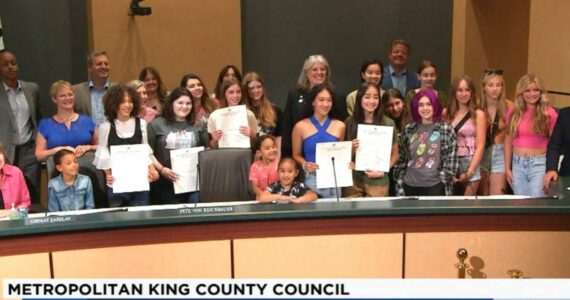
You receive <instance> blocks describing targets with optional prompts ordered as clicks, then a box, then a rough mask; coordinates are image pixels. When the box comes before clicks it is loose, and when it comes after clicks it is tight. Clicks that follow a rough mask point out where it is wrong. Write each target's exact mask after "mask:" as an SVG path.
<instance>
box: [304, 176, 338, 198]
mask: <svg viewBox="0 0 570 300" xmlns="http://www.w3.org/2000/svg"><path fill="white" fill-rule="evenodd" d="M331 176H332V175H331ZM305 185H306V186H307V187H309V188H310V189H311V190H313V192H315V193H317V195H318V196H319V198H336V195H337V194H335V192H334V188H325V189H317V173H316V172H315V173H309V172H307V171H305ZM337 193H338V196H339V197H342V194H341V190H340V188H338V189H337Z"/></svg>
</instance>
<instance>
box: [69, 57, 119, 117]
mask: <svg viewBox="0 0 570 300" xmlns="http://www.w3.org/2000/svg"><path fill="white" fill-rule="evenodd" d="M110 70H111V67H110V66H109V56H108V55H107V52H105V51H99V50H95V51H93V52H92V53H91V54H89V56H87V71H88V73H89V80H88V81H85V82H82V83H78V84H76V85H74V86H73V89H74V90H75V112H77V113H79V114H82V115H87V116H90V117H91V118H92V119H93V121H94V122H95V124H97V126H98V125H100V124H101V123H103V122H105V120H106V118H105V109H104V106H103V96H104V95H105V93H106V92H107V90H108V89H109V87H111V86H113V85H114V84H113V83H110V82H109V73H110V72H109V71H110Z"/></svg>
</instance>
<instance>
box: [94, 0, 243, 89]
mask: <svg viewBox="0 0 570 300" xmlns="http://www.w3.org/2000/svg"><path fill="white" fill-rule="evenodd" d="M130 2H131V1H130V0H90V1H89V4H88V6H89V10H88V11H89V12H90V15H89V18H88V19H89V21H90V23H89V28H90V31H91V33H90V34H91V47H92V49H104V50H106V51H107V52H108V53H109V55H110V61H111V78H112V79H113V80H115V81H119V82H127V81H129V80H132V79H135V78H136V77H137V76H138V73H139V72H140V70H141V69H142V68H143V67H145V66H154V67H156V68H157V69H158V70H159V72H160V73H161V76H162V78H163V80H164V82H165V84H166V86H167V88H168V89H173V88H175V87H177V86H178V85H179V83H180V79H181V78H182V76H183V75H184V74H186V73H195V74H198V75H199V76H200V77H201V78H202V80H204V82H205V83H206V85H207V87H208V88H209V90H212V89H213V87H214V85H215V80H216V79H217V74H218V72H219V70H220V69H221V68H222V67H223V66H224V65H226V64H234V65H237V66H238V67H239V68H241V49H242V47H241V13H240V11H241V10H240V1H239V0H208V1H203V0H147V1H144V2H142V3H141V6H149V7H151V8H152V14H151V15H150V16H136V17H130V16H128V15H127V13H128V8H129V4H130Z"/></svg>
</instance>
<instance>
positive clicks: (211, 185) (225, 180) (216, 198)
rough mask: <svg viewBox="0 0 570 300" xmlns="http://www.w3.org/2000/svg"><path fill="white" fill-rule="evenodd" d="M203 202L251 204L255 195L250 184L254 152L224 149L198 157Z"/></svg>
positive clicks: (201, 154) (204, 153)
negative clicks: (252, 153) (242, 202)
mask: <svg viewBox="0 0 570 300" xmlns="http://www.w3.org/2000/svg"><path fill="white" fill-rule="evenodd" d="M198 163H199V168H200V171H199V175H200V202H229V201H248V200H252V199H255V197H253V196H252V193H251V188H250V183H249V168H250V167H251V150H250V149H243V148H224V149H212V150H204V151H202V152H200V153H199V154H198Z"/></svg>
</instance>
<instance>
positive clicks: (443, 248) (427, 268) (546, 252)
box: [405, 231, 570, 278]
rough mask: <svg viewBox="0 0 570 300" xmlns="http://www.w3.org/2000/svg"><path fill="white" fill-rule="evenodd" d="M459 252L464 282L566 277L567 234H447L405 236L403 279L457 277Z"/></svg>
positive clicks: (568, 272) (569, 261)
mask: <svg viewBox="0 0 570 300" xmlns="http://www.w3.org/2000/svg"><path fill="white" fill-rule="evenodd" d="M459 248H465V249H467V251H468V253H469V256H468V258H467V259H466V260H465V262H466V263H467V264H469V267H468V268H467V274H466V278H509V275H508V274H507V271H508V270H511V269H516V270H520V271H522V272H523V273H524V275H523V277H525V278H527V277H528V278H570V259H568V250H567V249H568V248H570V232H536V231H535V232H446V233H443V232H441V233H409V234H406V257H405V261H406V267H405V271H406V272H405V277H406V278H457V268H455V264H457V263H458V259H457V257H456V253H457V250H458V249H459Z"/></svg>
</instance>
